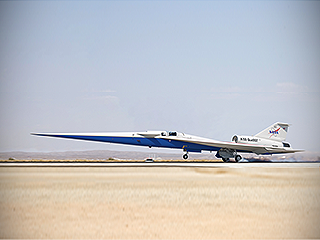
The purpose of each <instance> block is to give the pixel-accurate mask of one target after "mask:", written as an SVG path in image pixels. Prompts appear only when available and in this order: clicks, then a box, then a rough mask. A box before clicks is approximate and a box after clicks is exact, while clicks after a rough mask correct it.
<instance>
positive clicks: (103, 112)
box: [0, 1, 320, 153]
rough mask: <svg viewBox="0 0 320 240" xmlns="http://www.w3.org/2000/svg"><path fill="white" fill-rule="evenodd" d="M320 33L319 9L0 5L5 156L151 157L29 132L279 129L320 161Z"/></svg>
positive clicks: (220, 135) (223, 135) (230, 4)
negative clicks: (285, 127)
mask: <svg viewBox="0 0 320 240" xmlns="http://www.w3.org/2000/svg"><path fill="white" fill-rule="evenodd" d="M319 23H320V2H319V1H0V151H2V152H3V151H40V152H41V151H69V150H97V149H101V150H129V151H130V150H132V151H142V150H143V149H144V148H140V147H130V146H121V145H112V144H104V143H95V142H84V141H83V142H81V141H72V140H64V139H50V138H43V137H35V136H31V135H30V132H114V131H146V130H168V131H169V130H175V131H181V132H184V133H188V134H192V135H197V136H202V137H208V138H212V139H216V140H225V141H230V140H231V138H232V136H233V135H234V134H242V135H254V134H256V133H258V132H260V131H261V130H263V129H265V128H266V127H268V126H270V125H271V124H273V123H275V122H277V121H280V122H287V123H290V124H292V126H290V128H289V131H288V135H287V141H288V142H290V143H291V145H292V147H293V148H298V149H305V150H307V151H318V152H319V151H320V144H319V136H320V127H319V120H320V44H319V43H320V27H319ZM157 151H159V150H157ZM165 151H166V152H169V153H170V152H171V151H172V150H169V149H166V150H165Z"/></svg>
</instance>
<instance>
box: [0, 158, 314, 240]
mask: <svg viewBox="0 0 320 240" xmlns="http://www.w3.org/2000/svg"><path fill="white" fill-rule="evenodd" d="M319 166H320V163H222V162H221V163H218V162H216V163H181V162H180V163H156V162H155V163H142V162H140V163H70V162H69V163H1V165H0V213H1V214H0V238H16V239H18V238H30V239H31V238H32V239H34V238H36V239H39V238H46V239H48V238H53V239H66V238H73V239H74V238H80V239H97V238H99V239H101V238H104V239H168V238H170V239H214V238H217V239H239V238H241V239H256V238H260V239H261V238H264V239H266V238H268V239H270V238H273V239H280V238H282V239H283V238H286V239H292V238H299V239H306V238H316V239H319V238H320V228H319V222H320V214H319V213H320V168H319Z"/></svg>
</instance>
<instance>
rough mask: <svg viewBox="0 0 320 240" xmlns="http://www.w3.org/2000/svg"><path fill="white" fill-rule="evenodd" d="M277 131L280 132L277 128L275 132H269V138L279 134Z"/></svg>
mask: <svg viewBox="0 0 320 240" xmlns="http://www.w3.org/2000/svg"><path fill="white" fill-rule="evenodd" d="M279 130H280V128H278V129H276V130H269V134H271V136H270V137H272V136H273V135H275V134H279Z"/></svg>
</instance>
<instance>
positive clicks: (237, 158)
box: [234, 155, 242, 162]
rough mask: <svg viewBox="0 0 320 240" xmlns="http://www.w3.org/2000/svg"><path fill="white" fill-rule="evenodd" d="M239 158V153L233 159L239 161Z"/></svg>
mask: <svg viewBox="0 0 320 240" xmlns="http://www.w3.org/2000/svg"><path fill="white" fill-rule="evenodd" d="M241 159H242V157H241V156H240V155H236V156H235V158H234V160H235V161H236V162H239V161H240V160H241Z"/></svg>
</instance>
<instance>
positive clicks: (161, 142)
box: [43, 135, 220, 152]
mask: <svg viewBox="0 0 320 240" xmlns="http://www.w3.org/2000/svg"><path fill="white" fill-rule="evenodd" d="M43 136H45V135H43ZM47 136H50V137H59V138H69V139H78V140H87V141H97V142H110V143H118V144H129V145H136V146H150V147H162V148H178V149H184V150H186V151H189V152H201V150H204V151H218V150H219V149H220V148H217V147H210V146H206V145H201V144H196V143H190V142H185V141H181V140H172V139H171V140H169V139H161V138H145V137H109V136H77V135H47Z"/></svg>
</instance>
